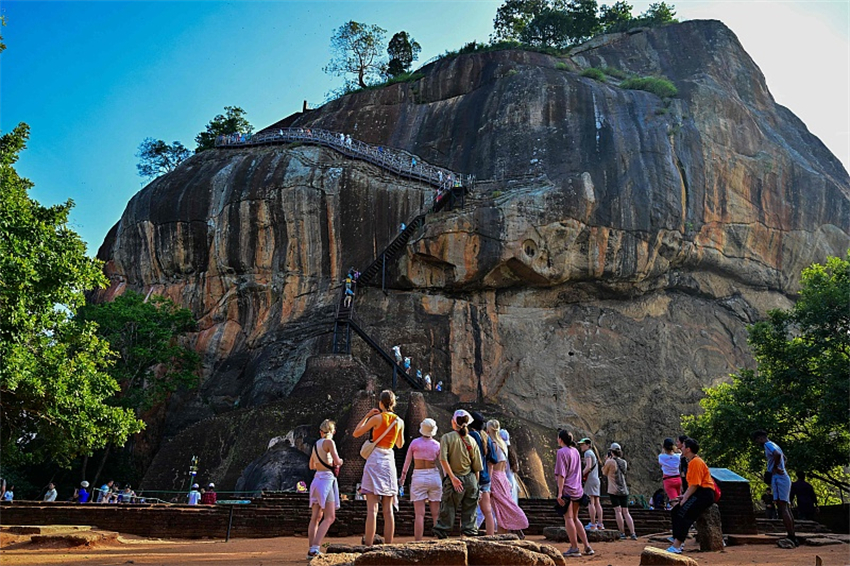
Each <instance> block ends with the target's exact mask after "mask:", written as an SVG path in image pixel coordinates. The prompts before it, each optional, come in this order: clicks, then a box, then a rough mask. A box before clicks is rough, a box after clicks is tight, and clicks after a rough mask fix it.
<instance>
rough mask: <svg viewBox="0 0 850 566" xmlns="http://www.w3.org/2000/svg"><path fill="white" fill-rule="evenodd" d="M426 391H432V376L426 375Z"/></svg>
mask: <svg viewBox="0 0 850 566" xmlns="http://www.w3.org/2000/svg"><path fill="white" fill-rule="evenodd" d="M425 391H431V374H430V373H426V374H425Z"/></svg>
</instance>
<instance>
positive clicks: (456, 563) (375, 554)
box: [353, 540, 467, 566]
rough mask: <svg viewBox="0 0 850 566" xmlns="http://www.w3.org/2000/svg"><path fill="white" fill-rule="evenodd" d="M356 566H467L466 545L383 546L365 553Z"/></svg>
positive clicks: (413, 544)
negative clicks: (419, 565)
mask: <svg viewBox="0 0 850 566" xmlns="http://www.w3.org/2000/svg"><path fill="white" fill-rule="evenodd" d="M353 564H354V566H396V565H397V566H403V565H407V564H421V565H423V566H427V565H434V566H466V565H467V550H466V544H464V543H463V542H462V541H459V540H447V541H440V542H435V543H415V542H413V543H407V544H398V545H395V544H394V545H389V546H382V547H379V548H377V549H373V550H370V551H369V552H366V553H363V554H361V555H360V556H358V557H357V558H356V559H355V560H354V563H353Z"/></svg>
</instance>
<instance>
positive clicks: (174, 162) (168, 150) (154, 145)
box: [136, 138, 191, 179]
mask: <svg viewBox="0 0 850 566" xmlns="http://www.w3.org/2000/svg"><path fill="white" fill-rule="evenodd" d="M190 155H191V153H190V152H189V150H188V149H186V147H185V146H184V145H183V144H182V143H180V142H179V141H176V142H174V143H172V144H171V145H168V144H167V143H165V142H164V141H162V140H155V139H153V138H145V140H144V141H143V142H142V143H141V144H139V151H138V153H136V157H138V158H139V159H140V161H139V163H137V164H136V169H138V171H139V176H140V177H147V178H149V179H152V178H153V177H158V176H159V175H162V174H164V173H170V172H171V171H174V169H176V168H177V166H178V165H180V163H181V162H182V161H184V160H185V159H187V158H188V157H189V156H190Z"/></svg>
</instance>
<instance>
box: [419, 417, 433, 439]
mask: <svg viewBox="0 0 850 566" xmlns="http://www.w3.org/2000/svg"><path fill="white" fill-rule="evenodd" d="M419 434H421V435H422V436H434V435H435V434H437V421H435V420H434V419H425V420H423V421H422V422H421V423H419Z"/></svg>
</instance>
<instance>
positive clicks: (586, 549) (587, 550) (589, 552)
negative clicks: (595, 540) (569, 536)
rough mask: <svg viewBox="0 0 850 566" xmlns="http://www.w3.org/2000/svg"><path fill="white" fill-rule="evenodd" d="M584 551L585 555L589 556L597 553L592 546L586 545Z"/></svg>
mask: <svg viewBox="0 0 850 566" xmlns="http://www.w3.org/2000/svg"><path fill="white" fill-rule="evenodd" d="M584 553H585V555H587V556H593V555H594V554H596V553H595V552H594V551H593V549H592V548H590V547H589V546H585V547H584Z"/></svg>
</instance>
